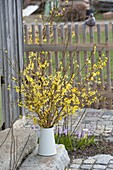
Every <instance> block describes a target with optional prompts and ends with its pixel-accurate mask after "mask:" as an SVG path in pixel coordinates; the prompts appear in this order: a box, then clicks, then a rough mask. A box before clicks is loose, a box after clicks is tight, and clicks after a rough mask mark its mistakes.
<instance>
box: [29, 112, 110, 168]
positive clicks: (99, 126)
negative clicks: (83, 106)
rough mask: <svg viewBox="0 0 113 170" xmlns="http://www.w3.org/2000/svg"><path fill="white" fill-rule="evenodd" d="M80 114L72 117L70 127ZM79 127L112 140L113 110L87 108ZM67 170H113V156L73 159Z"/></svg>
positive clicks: (103, 155) (75, 122)
mask: <svg viewBox="0 0 113 170" xmlns="http://www.w3.org/2000/svg"><path fill="white" fill-rule="evenodd" d="M82 114H83V112H79V114H78V115H77V116H76V117H72V119H71V123H73V127H72V129H74V127H75V126H76V124H77V122H78V120H79V119H80V117H81V116H82ZM27 126H31V125H30V123H28V124H26V127H27ZM81 129H88V130H90V132H91V133H92V134H94V135H95V136H96V137H97V138H98V136H100V135H101V136H102V137H103V138H104V139H106V140H109V141H113V110H105V109H100V110H96V109H87V111H86V114H85V115H84V117H83V119H82V120H81V122H80V124H79V127H78V129H77V131H80V130H81ZM68 170H113V156H111V155H106V154H101V155H95V156H93V157H88V158H87V159H83V158H82V159H74V160H72V163H71V164H70V166H69V169H68Z"/></svg>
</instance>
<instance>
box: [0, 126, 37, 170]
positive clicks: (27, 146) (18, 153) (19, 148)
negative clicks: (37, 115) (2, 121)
mask: <svg viewBox="0 0 113 170" xmlns="http://www.w3.org/2000/svg"><path fill="white" fill-rule="evenodd" d="M13 134H14V135H13V138H14V140H13V143H12V130H11V129H6V130H4V131H0V153H2V154H0V170H9V169H12V168H10V167H12V166H13V165H14V164H15V167H16V168H17V167H19V165H20V164H21V163H22V160H23V159H24V158H25V157H26V156H27V155H28V154H30V153H31V152H32V151H33V150H34V149H35V148H36V145H37V134H36V132H35V131H34V130H32V129H30V128H27V129H26V128H22V127H21V128H14V129H13ZM5 139H6V140H5ZM4 141H5V142H4ZM2 143H3V144H2ZM11 145H12V150H11ZM11 153H12V154H11ZM11 159H12V161H11ZM10 163H11V166H10ZM16 168H15V169H16Z"/></svg>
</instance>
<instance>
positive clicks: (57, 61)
mask: <svg viewBox="0 0 113 170" xmlns="http://www.w3.org/2000/svg"><path fill="white" fill-rule="evenodd" d="M53 37H54V43H55V44H56V45H57V44H58V31H57V24H54V25H53ZM55 63H56V71H58V70H59V54H58V52H55Z"/></svg>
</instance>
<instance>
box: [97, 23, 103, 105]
mask: <svg viewBox="0 0 113 170" xmlns="http://www.w3.org/2000/svg"><path fill="white" fill-rule="evenodd" d="M97 41H98V43H101V28H100V24H97ZM98 55H99V57H100V58H101V59H103V57H102V51H98ZM100 81H101V84H100V89H101V91H103V90H104V72H103V70H100ZM101 108H105V99H104V98H103V99H102V101H101Z"/></svg>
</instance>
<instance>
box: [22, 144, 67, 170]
mask: <svg viewBox="0 0 113 170" xmlns="http://www.w3.org/2000/svg"><path fill="white" fill-rule="evenodd" d="M56 148H57V154H56V155H54V156H50V157H43V156H39V155H38V154H37V152H38V145H37V147H36V149H35V150H34V152H33V153H32V154H30V155H29V156H28V157H27V158H26V160H25V161H24V162H23V163H22V165H21V166H20V168H19V170H27V169H28V170H64V169H65V167H66V166H67V165H68V163H69V162H70V158H69V156H68V153H67V151H66V149H65V147H64V145H62V144H60V145H56Z"/></svg>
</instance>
